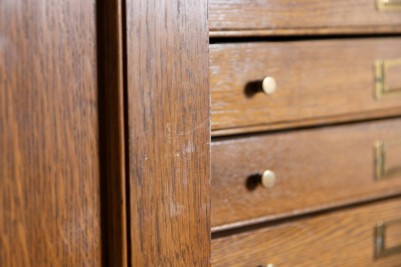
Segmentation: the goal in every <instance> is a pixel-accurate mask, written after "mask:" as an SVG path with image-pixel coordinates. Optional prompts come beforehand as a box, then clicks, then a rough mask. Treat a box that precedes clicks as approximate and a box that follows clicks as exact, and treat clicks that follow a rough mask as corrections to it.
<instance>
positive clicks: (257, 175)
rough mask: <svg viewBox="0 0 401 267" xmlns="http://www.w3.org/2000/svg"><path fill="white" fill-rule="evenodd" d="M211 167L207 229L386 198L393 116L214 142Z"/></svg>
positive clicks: (394, 189)
mask: <svg viewBox="0 0 401 267" xmlns="http://www.w3.org/2000/svg"><path fill="white" fill-rule="evenodd" d="M211 164H212V186H211V190H212V192H211V194H212V195H211V197H212V226H213V228H212V229H213V231H217V230H221V229H227V228H232V227H235V226H238V225H246V224H252V223H255V222H261V221H268V220H272V219H277V218H283V217H288V216H291V215H295V214H302V213H306V212H310V211H316V210H321V209H325V208H328V207H336V206H339V205H344V204H349V203H356V202H359V201H366V200H371V199H376V198H379V197H383V196H390V195H394V194H397V193H400V192H401V175H400V168H401V119H399V118H398V119H391V120H385V121H376V122H367V123H358V124H351V125H341V126H335V127H324V128H314V129H306V130H299V131H294V132H278V133H270V134H267V135H261V136H254V137H248V138H237V139H231V140H222V141H216V142H213V143H212V163H211ZM265 171H271V172H272V173H273V174H274V176H271V175H270V176H269V175H267V176H266V177H263V179H262V174H264V173H265V174H266V172H265ZM267 174H269V172H267ZM262 180H263V181H262ZM263 182H265V183H264V185H263Z"/></svg>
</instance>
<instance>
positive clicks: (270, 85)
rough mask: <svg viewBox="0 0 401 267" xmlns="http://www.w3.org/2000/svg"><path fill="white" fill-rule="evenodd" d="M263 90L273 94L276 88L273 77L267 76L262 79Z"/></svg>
mask: <svg viewBox="0 0 401 267" xmlns="http://www.w3.org/2000/svg"><path fill="white" fill-rule="evenodd" d="M262 89H263V92H264V93H265V94H267V95H271V94H274V92H276V89H277V83H276V80H275V79H274V78H273V77H270V76H267V77H265V78H264V79H263V81H262Z"/></svg>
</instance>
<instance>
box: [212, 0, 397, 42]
mask: <svg viewBox="0 0 401 267" xmlns="http://www.w3.org/2000/svg"><path fill="white" fill-rule="evenodd" d="M385 2H387V3H388V4H387V5H382V4H383V3H385ZM400 25H401V1H400V0H353V1H349V0H336V1H333V0H302V1H299V0H235V1H233V0H231V1H227V0H210V1H209V28H210V35H211V36H227V35H228V36H233V35H234V36H235V35H258V34H263V35H266V34H269V35H272V34H281V35H282V34H328V33H329V34H333V33H344V34H349V33H388V32H400V31H401V28H400Z"/></svg>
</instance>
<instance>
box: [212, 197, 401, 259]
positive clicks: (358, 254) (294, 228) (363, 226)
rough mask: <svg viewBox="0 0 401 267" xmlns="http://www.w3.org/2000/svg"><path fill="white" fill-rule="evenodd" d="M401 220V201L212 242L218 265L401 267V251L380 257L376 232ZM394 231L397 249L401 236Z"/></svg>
mask: <svg viewBox="0 0 401 267" xmlns="http://www.w3.org/2000/svg"><path fill="white" fill-rule="evenodd" d="M400 217H401V200H399V199H398V200H392V201H385V202H381V203H378V204H373V205H367V206H362V207H359V208H353V209H347V210H344V211H337V212H332V213H326V214H322V215H319V216H317V217H311V218H304V219H301V220H299V221H294V222H287V223H284V224H280V225H277V226H272V227H270V228H262V229H258V230H253V231H250V232H248V233H242V234H238V235H233V236H229V237H222V238H218V239H215V240H212V266H215V267H217V266H224V267H226V266H247V267H257V266H268V264H269V263H270V264H274V266H280V267H292V266H297V267H302V266H305V267H314V266H319V267H320V266H327V267H329V266H352V267H359V266H360V267H366V266H381V267H384V266H391V267H394V266H400V263H401V253H395V254H394V255H391V256H387V257H382V258H377V259H376V258H375V253H374V251H375V249H374V241H375V228H376V226H377V224H378V223H379V222H380V221H391V220H394V219H398V218H400ZM395 226H397V228H398V229H395V228H394V229H388V230H389V231H387V232H386V238H387V242H388V243H389V244H388V245H389V246H391V247H395V246H397V244H400V241H401V239H400V237H401V232H400V231H399V229H400V228H399V225H395Z"/></svg>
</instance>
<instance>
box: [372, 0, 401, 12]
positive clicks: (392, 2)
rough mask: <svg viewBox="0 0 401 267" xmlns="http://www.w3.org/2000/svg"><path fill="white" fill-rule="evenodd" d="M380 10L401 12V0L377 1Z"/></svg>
mask: <svg viewBox="0 0 401 267" xmlns="http://www.w3.org/2000/svg"><path fill="white" fill-rule="evenodd" d="M377 8H378V9H379V10H383V11H386V10H401V0H377Z"/></svg>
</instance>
